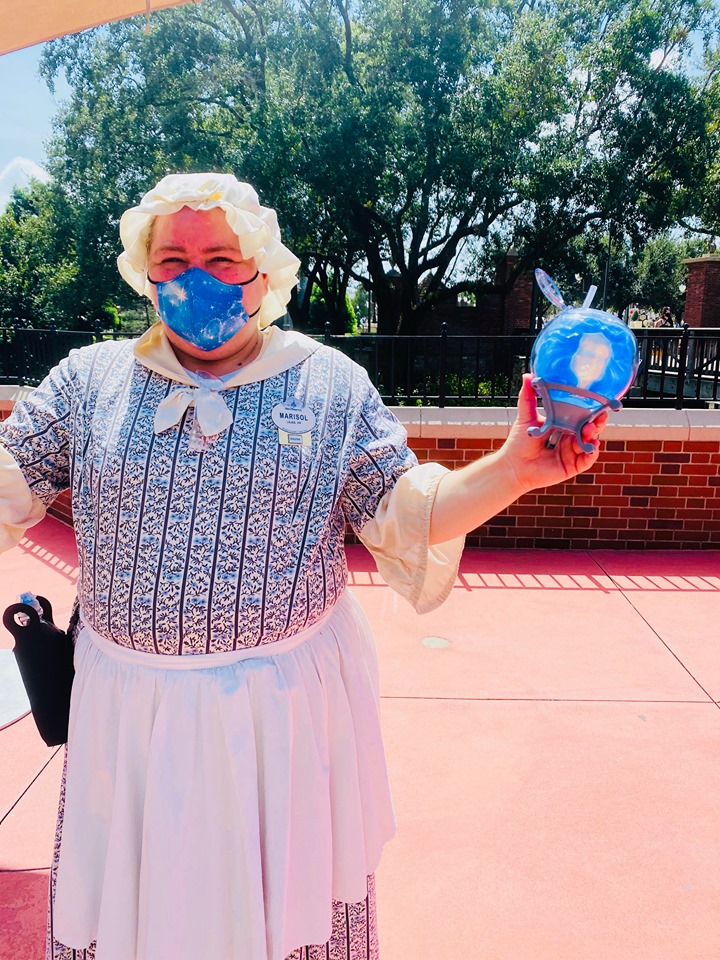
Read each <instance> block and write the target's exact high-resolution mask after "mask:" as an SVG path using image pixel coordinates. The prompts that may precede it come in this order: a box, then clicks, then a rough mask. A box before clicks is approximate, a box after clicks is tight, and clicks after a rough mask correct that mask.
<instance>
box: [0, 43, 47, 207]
mask: <svg viewBox="0 0 720 960" xmlns="http://www.w3.org/2000/svg"><path fill="white" fill-rule="evenodd" d="M41 53H42V44H39V45H38V46H35V47H29V48H28V49H26V50H18V51H17V52H16V53H7V54H5V56H1V57H0V103H2V123H0V209H1V208H2V206H3V205H4V201H5V200H6V199H7V196H8V195H9V191H10V189H11V188H12V186H13V185H14V183H15V182H22V181H23V179H24V178H25V177H26V176H27V173H28V172H31V171H33V170H34V167H33V166H32V164H38V165H40V166H42V165H43V164H44V162H45V147H44V143H45V141H46V140H47V139H48V137H49V136H50V134H51V125H50V120H51V117H52V116H53V114H54V113H55V112H56V111H57V109H58V105H59V103H60V102H61V97H59V96H58V97H56V98H55V99H54V98H53V97H52V96H51V95H50V91H49V90H48V88H47V87H46V86H45V83H44V81H42V80H41V79H40V78H39V77H38V75H37V68H38V63H39V61H40V54H41ZM20 160H23V161H29V162H26V163H21V162H20Z"/></svg>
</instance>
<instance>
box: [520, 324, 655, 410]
mask: <svg viewBox="0 0 720 960" xmlns="http://www.w3.org/2000/svg"><path fill="white" fill-rule="evenodd" d="M638 366H639V361H638V347H637V341H636V340H635V337H634V335H633V333H632V331H631V330H630V329H629V328H628V327H627V326H626V325H625V324H624V323H623V322H622V320H620V319H619V318H618V317H615V316H613V315H612V314H610V313H605V312H604V311H602V310H593V309H591V308H590V307H567V308H566V309H565V310H563V311H562V312H561V313H559V314H558V315H557V316H556V317H555V318H554V319H553V320H550V321H549V322H548V323H547V324H546V325H545V326H544V327H543V329H542V331H541V332H540V333H539V334H538V336H537V338H536V340H535V343H534V345H533V349H532V353H531V355H530V369H531V372H532V374H533V377H534V378H536V379H539V380H541V381H543V383H544V384H545V386H546V387H547V388H548V392H549V396H550V398H551V399H553V400H556V401H560V402H563V403H571V404H575V405H577V406H580V407H583V408H584V409H585V410H586V411H588V412H589V413H590V414H591V415H592V412H595V411H599V410H601V409H602V408H603V407H604V406H606V405H607V404H608V403H609V402H610V401H617V400H619V399H620V397H623V396H624V395H625V394H626V393H627V391H628V390H629V389H630V387H631V386H632V383H633V381H634V379H635V375H636V374H637V371H638ZM556 385H557V386H556ZM553 387H555V389H553ZM557 387H560V388H562V387H565V388H567V389H566V390H563V389H557ZM575 391H578V392H575ZM587 393H591V394H595V397H590V396H586V395H585V394H587ZM590 418H591V417H590ZM590 418H588V419H590Z"/></svg>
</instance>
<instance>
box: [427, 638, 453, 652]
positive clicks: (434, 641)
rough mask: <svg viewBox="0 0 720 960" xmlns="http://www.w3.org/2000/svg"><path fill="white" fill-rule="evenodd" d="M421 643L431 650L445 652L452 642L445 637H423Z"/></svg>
mask: <svg viewBox="0 0 720 960" xmlns="http://www.w3.org/2000/svg"><path fill="white" fill-rule="evenodd" d="M420 643H421V644H422V645H423V646H424V647H429V648H430V649H431V650H445V649H447V647H449V646H450V641H449V640H446V639H445V637H423V638H422V640H421V641H420Z"/></svg>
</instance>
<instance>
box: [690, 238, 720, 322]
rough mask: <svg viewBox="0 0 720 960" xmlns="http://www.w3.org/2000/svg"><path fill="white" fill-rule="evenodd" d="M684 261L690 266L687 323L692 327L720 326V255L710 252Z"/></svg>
mask: <svg viewBox="0 0 720 960" xmlns="http://www.w3.org/2000/svg"><path fill="white" fill-rule="evenodd" d="M684 262H685V264H686V265H687V268H688V278H687V292H686V294H685V316H684V318H683V319H684V320H685V323H687V324H688V326H690V327H717V326H720V256H717V255H716V254H708V255H706V256H704V257H698V258H696V259H692V260H685V261H684Z"/></svg>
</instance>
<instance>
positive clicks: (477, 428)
mask: <svg viewBox="0 0 720 960" xmlns="http://www.w3.org/2000/svg"><path fill="white" fill-rule="evenodd" d="M32 391H33V388H32V387H21V386H18V385H16V384H0V411H3V412H9V411H10V410H12V408H13V405H14V404H15V403H16V402H17V401H18V400H23V399H25V398H26V397H28V396H29V395H30V394H31V393H32ZM389 409H390V410H391V411H392V412H393V413H394V414H395V416H396V417H397V418H398V420H399V421H400V422H401V423H402V424H403V426H404V427H405V429H406V430H407V432H408V436H410V437H418V438H424V439H435V438H442V437H456V438H459V439H463V438H476V439H488V438H490V439H493V438H501V439H504V438H505V437H507V435H508V433H509V432H510V427H511V426H512V423H513V421H514V420H515V407H443V408H440V407H390V408H389ZM603 439H604V440H693V441H696V440H700V441H703V440H705V441H718V442H720V409H715V410H670V409H661V408H657V407H629V408H625V409H623V410H619V411H618V412H617V413H611V414H610V419H609V421H608V425H607V427H606V428H605V431H604V433H603Z"/></svg>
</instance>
